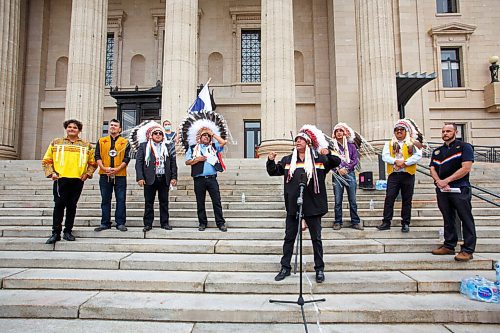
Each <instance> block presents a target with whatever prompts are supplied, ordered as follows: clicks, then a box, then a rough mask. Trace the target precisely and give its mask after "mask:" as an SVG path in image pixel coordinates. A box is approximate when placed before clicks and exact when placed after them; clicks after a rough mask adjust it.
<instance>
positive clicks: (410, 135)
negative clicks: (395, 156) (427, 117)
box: [391, 118, 428, 152]
mask: <svg viewBox="0 0 500 333" xmlns="http://www.w3.org/2000/svg"><path fill="white" fill-rule="evenodd" d="M398 127H402V128H404V129H405V130H406V137H405V138H404V140H403V141H404V142H405V143H406V146H407V147H408V151H410V152H412V151H413V146H414V144H415V142H419V143H420V145H421V146H422V147H423V148H424V149H425V148H427V146H428V145H427V142H426V141H425V139H424V135H423V134H422V131H421V130H420V128H419V127H418V126H417V124H416V123H415V121H414V120H413V119H410V118H404V119H399V120H398V121H397V122H396V123H395V124H394V129H396V128H398ZM397 141H398V140H397V139H396V136H395V135H394V136H393V137H392V140H391V144H392V146H393V148H395V149H394V150H395V151H397V150H398V149H399V145H398V143H397ZM396 145H397V147H396Z"/></svg>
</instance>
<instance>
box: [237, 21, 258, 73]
mask: <svg viewBox="0 0 500 333" xmlns="http://www.w3.org/2000/svg"><path fill="white" fill-rule="evenodd" d="M241 82H260V30H242V31H241Z"/></svg>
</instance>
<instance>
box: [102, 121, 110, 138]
mask: <svg viewBox="0 0 500 333" xmlns="http://www.w3.org/2000/svg"><path fill="white" fill-rule="evenodd" d="M108 131H109V121H107V120H105V121H103V123H102V135H103V136H105V135H108V133H109V132H108Z"/></svg>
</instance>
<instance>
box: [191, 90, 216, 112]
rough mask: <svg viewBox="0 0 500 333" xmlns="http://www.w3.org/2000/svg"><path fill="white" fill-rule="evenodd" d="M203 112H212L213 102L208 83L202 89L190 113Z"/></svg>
mask: <svg viewBox="0 0 500 333" xmlns="http://www.w3.org/2000/svg"><path fill="white" fill-rule="evenodd" d="M202 110H205V111H212V100H211V99H210V92H209V91H208V83H207V84H206V85H205V86H204V87H203V89H201V91H200V93H199V94H198V97H196V100H195V101H194V103H193V105H192V106H191V108H190V109H189V112H200V111H202Z"/></svg>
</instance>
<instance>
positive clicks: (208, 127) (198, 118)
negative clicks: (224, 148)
mask: <svg viewBox="0 0 500 333" xmlns="http://www.w3.org/2000/svg"><path fill="white" fill-rule="evenodd" d="M179 132H180V141H181V143H182V147H183V148H184V151H185V152H187V151H188V149H189V147H191V146H193V145H196V144H199V143H200V137H201V135H202V134H203V133H207V132H212V133H213V134H217V135H218V136H220V137H221V138H222V139H224V140H226V138H227V133H228V128H227V123H226V120H225V119H224V117H223V116H222V115H220V114H218V113H217V112H214V111H200V112H192V113H188V116H187V117H186V118H185V119H184V120H182V121H181V123H180V125H179ZM212 140H213V138H212Z"/></svg>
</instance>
